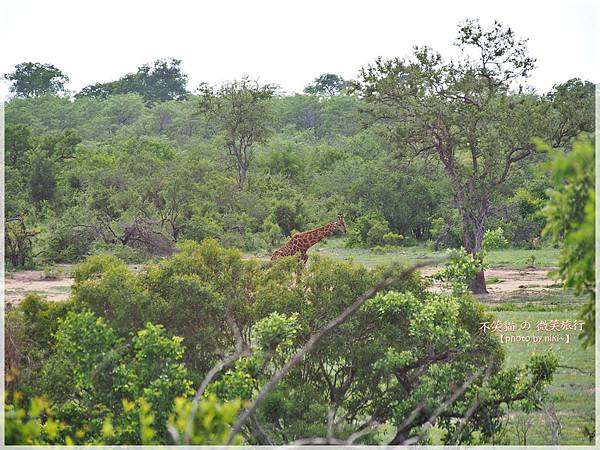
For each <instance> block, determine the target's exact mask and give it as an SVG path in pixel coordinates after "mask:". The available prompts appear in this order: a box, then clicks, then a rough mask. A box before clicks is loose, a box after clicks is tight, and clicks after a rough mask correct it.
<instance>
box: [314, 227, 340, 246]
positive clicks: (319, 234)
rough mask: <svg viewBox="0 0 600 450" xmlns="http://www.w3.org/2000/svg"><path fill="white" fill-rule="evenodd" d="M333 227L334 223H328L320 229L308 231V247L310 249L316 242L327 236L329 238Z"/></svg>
mask: <svg viewBox="0 0 600 450" xmlns="http://www.w3.org/2000/svg"><path fill="white" fill-rule="evenodd" d="M334 225H335V222H329V223H328V224H326V225H323V226H322V227H319V228H315V229H314V230H310V231H309V232H308V244H309V247H312V246H313V245H315V244H316V243H317V242H320V241H322V240H323V239H325V238H326V237H327V236H329V235H330V234H331V232H332V231H333V227H334Z"/></svg>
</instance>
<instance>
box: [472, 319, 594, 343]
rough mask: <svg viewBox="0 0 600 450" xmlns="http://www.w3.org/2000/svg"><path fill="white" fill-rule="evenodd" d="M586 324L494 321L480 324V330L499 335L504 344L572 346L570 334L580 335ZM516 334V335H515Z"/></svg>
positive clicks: (541, 321)
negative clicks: (559, 344) (532, 332)
mask: <svg viewBox="0 0 600 450" xmlns="http://www.w3.org/2000/svg"><path fill="white" fill-rule="evenodd" d="M584 324H585V322H584V321H582V320H559V319H553V320H536V321H529V320H523V321H520V322H515V321H514V320H512V321H503V320H494V321H492V322H480V324H479V325H480V326H479V329H480V330H481V331H483V332H484V333H498V335H499V338H500V342H501V343H502V344H512V343H534V344H556V343H563V344H570V343H571V334H570V332H574V333H578V332H580V331H581V330H582V328H583V325H584ZM530 331H534V332H538V333H539V334H518V333H519V332H525V333H527V332H530ZM513 333H515V334H513Z"/></svg>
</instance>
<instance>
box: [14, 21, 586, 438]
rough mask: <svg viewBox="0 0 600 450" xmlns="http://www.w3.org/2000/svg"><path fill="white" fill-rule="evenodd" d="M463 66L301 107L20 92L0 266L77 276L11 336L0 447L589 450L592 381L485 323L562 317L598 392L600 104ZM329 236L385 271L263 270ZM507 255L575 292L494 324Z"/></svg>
mask: <svg viewBox="0 0 600 450" xmlns="http://www.w3.org/2000/svg"><path fill="white" fill-rule="evenodd" d="M456 45H457V49H458V50H459V53H460V55H459V56H458V57H455V58H449V57H448V58H447V57H442V56H441V55H439V54H437V53H436V52H435V51H434V50H432V49H430V48H416V49H415V51H414V54H413V55H412V56H410V57H408V58H405V59H402V58H396V59H391V60H384V59H377V60H376V61H375V62H374V63H373V64H371V65H369V66H367V67H365V68H363V70H362V71H361V73H360V74H359V75H358V77H357V79H356V80H344V79H342V78H341V77H339V76H337V75H334V74H323V75H321V76H319V77H318V78H316V79H315V80H313V82H312V83H310V84H309V85H308V86H307V87H306V89H305V90H304V92H303V93H302V94H295V95H283V94H282V93H281V92H280V90H279V88H278V87H277V86H276V85H270V84H266V85H261V84H260V83H258V82H256V81H254V80H252V79H250V78H243V79H240V80H234V81H228V82H225V83H223V84H222V85H220V86H211V85H208V84H202V85H201V86H199V87H197V88H195V87H190V86H188V84H187V75H186V74H184V73H183V72H182V70H181V66H180V64H181V62H180V61H178V60H175V59H168V60H157V61H154V62H152V63H149V64H147V65H144V66H141V67H139V68H138V69H137V71H136V72H135V73H130V74H126V75H124V76H123V77H121V78H119V79H118V80H115V81H112V82H108V83H96V84H93V85H90V86H87V87H85V88H83V89H82V90H81V91H80V92H76V93H74V92H68V91H67V89H66V86H67V85H68V81H69V79H68V76H67V75H66V74H63V73H62V71H61V70H60V69H58V68H56V67H54V66H53V65H51V64H41V63H23V64H20V65H18V66H17V67H15V70H14V72H12V73H10V74H6V75H5V78H6V79H7V80H8V81H10V82H11V92H12V93H13V97H12V98H11V99H10V100H9V101H8V102H7V103H6V105H5V116H6V125H5V161H6V167H5V171H6V172H5V175H6V189H5V263H6V265H7V268H8V269H9V270H11V271H13V270H23V269H31V268H36V267H38V268H39V267H51V266H52V265H54V264H75V266H74V268H73V270H72V273H71V276H72V277H73V279H74V283H73V286H72V288H71V291H70V292H71V294H70V297H69V299H68V300H67V301H63V302H50V301H47V300H46V299H44V298H43V297H42V296H40V295H38V294H35V293H30V294H28V295H27V296H26V297H25V298H24V299H23V300H22V301H20V302H19V303H18V304H17V305H16V306H14V307H12V308H11V309H10V310H9V311H8V312H7V316H6V329H5V338H6V339H5V362H6V386H5V387H6V397H5V402H6V407H5V417H6V422H5V435H6V442H7V443H10V444H65V443H66V444H100V443H104V444H173V443H174V444H224V443H229V444H231V443H235V444H242V443H248V444H288V443H292V442H297V443H361V444H388V443H389V444H408V443H444V444H477V443H486V444H504V443H512V444H527V443H531V442H532V435H533V432H530V430H532V429H534V428H536V426H537V428H539V429H545V431H547V430H551V431H552V433H554V434H552V435H551V436H550V435H549V436H548V437H547V439H546V438H544V437H540V436H537V437H536V438H533V442H534V443H536V439H537V440H538V442H537V443H542V444H549V443H554V444H556V443H559V442H560V443H565V442H566V443H584V442H586V441H587V440H588V438H593V436H594V434H595V430H594V428H593V414H594V412H593V405H591V406H589V405H587V403H586V410H585V417H584V416H581V417H584V418H583V419H581V417H580V416H577V417H576V420H575V419H573V420H571V419H569V420H570V421H568V422H565V421H564V420H563V421H562V422H561V419H560V418H557V417H558V416H559V415H558V414H557V409H556V408H557V406H556V405H557V404H560V401H561V400H560V396H561V395H567V394H565V393H564V391H562V390H560V389H562V388H563V387H564V385H563V381H564V377H565V374H564V372H561V370H563V371H564V369H565V368H568V367H571V368H572V366H573V364H575V363H573V362H572V361H565V360H564V359H563V356H562V355H561V354H560V353H559V352H552V351H546V350H547V348H548V347H547V346H546V347H544V346H539V347H538V348H536V349H535V351H531V348H528V350H527V351H523V349H522V348H521V347H518V356H515V355H516V354H517V353H513V351H515V350H514V349H515V348H516V347H506V346H503V345H501V344H500V343H499V342H498V338H497V336H496V335H494V334H489V333H485V332H482V329H481V324H482V323H484V322H493V321H494V320H496V319H497V318H502V320H515V321H518V320H520V319H522V318H524V317H525V316H524V314H526V315H527V317H528V318H531V317H536V318H539V319H540V320H541V319H542V318H544V319H548V320H550V317H549V316H548V312H549V311H562V312H564V313H565V315H566V316H568V319H569V320H573V321H576V320H579V319H581V320H583V321H584V322H585V325H584V331H583V332H582V333H581V335H582V336H583V338H584V339H583V341H582V343H583V345H587V348H582V347H580V345H581V344H580V343H579V342H575V343H571V344H570V347H568V348H574V347H575V348H577V349H578V352H579V353H578V355H580V359H578V360H577V364H579V365H578V366H577V367H576V369H577V370H583V371H584V372H585V371H588V370H589V371H591V370H592V367H593V364H592V363H590V361H593V352H592V349H591V348H590V346H592V345H593V343H594V325H593V324H594V321H593V320H594V312H595V306H594V305H595V303H594V302H595V270H594V258H595V253H594V238H595V236H594V223H595V209H594V201H595V200H594V199H595V192H594V179H595V178H594V171H593V167H594V165H593V161H594V147H593V142H594V141H593V137H592V134H591V133H592V132H593V129H594V124H595V123H594V95H595V93H594V91H595V87H594V85H593V84H592V83H591V82H588V81H584V80H580V79H571V80H566V81H562V80H557V84H556V85H555V86H554V87H553V88H552V89H551V90H550V91H549V92H544V93H540V92H537V91H535V90H533V89H531V88H528V87H526V80H527V76H528V75H529V73H530V72H531V71H532V70H533V68H534V66H535V59H534V58H533V57H532V56H531V55H529V53H528V50H527V45H526V41H524V40H520V39H518V38H517V37H516V36H515V34H514V32H513V31H512V30H510V29H509V28H507V27H504V26H502V25H500V24H498V23H496V24H495V25H494V26H493V27H492V28H491V29H489V30H485V29H482V28H481V26H480V25H479V23H478V22H476V21H467V22H465V23H463V24H461V25H460V27H459V33H458V38H457V40H456ZM338 214H343V215H344V216H345V218H346V223H347V225H348V232H347V234H346V235H345V236H343V239H336V240H335V246H330V247H329V250H330V251H331V252H339V253H344V252H345V253H344V254H348V255H359V256H361V255H367V256H368V258H373V261H374V263H373V264H371V259H369V264H367V265H365V264H363V263H362V262H365V261H361V258H360V257H359V258H357V259H358V261H350V262H344V261H340V260H339V258H338V259H335V258H330V257H327V256H326V255H313V257H312V258H311V259H309V262H308V264H307V265H304V264H302V262H301V261H298V259H296V258H294V257H284V258H280V259H279V260H277V261H276V262H270V261H268V258H265V257H266V256H268V255H270V254H271V252H272V251H273V250H275V249H276V248H278V247H279V246H280V245H281V244H283V243H284V242H285V241H286V240H287V239H288V238H289V237H290V236H291V235H293V234H294V233H295V232H297V231H303V230H307V229H310V228H314V227H317V226H320V225H322V224H324V223H326V222H329V221H331V220H333V219H334V218H335V217H336V216H337V215H338ZM415 249H418V251H419V252H424V253H427V254H428V255H429V256H432V255H433V256H435V255H438V254H440V252H442V251H445V250H446V249H449V250H450V253H449V256H448V258H449V259H448V260H447V261H446V263H445V266H444V267H443V269H442V270H440V271H438V272H437V273H436V274H435V275H434V276H433V277H431V278H429V277H423V276H421V274H420V273H419V271H418V270H416V269H417V268H416V267H414V265H412V264H413V263H414V261H408V262H407V260H406V258H405V259H404V264H398V261H397V259H398V258H396V255H399V254H401V253H403V254H406V253H409V254H410V253H411V252H413V253H415V254H416V250H415ZM540 249H541V250H540ZM501 250H502V251H505V253H503V255H510V257H509V259H510V260H511V261H512V260H513V259H514V258H513V256H512V255H514V254H516V253H517V252H520V251H525V250H527V252H528V254H529V253H530V252H531V254H536V253H535V252H538V251H539V252H540V254H543V255H550V256H540V257H539V258H540V259H543V260H544V261H546V259H547V260H548V261H549V262H551V263H550V264H547V265H549V266H552V265H557V266H558V270H557V273H556V277H557V280H558V281H559V282H561V283H562V284H563V285H564V287H565V289H566V291H565V293H557V292H555V293H553V294H552V298H551V299H550V300H548V299H546V298H543V299H541V300H540V299H538V300H540V302H539V304H538V303H536V302H535V301H533V302H531V303H530V304H529V303H527V304H525V303H526V302H524V301H523V299H521V298H516V297H515V298H509V299H507V300H506V302H504V303H502V304H501V305H493V306H490V305H489V304H487V305H486V304H483V303H481V300H482V298H481V297H477V298H475V297H474V296H473V295H472V293H476V294H483V293H485V292H486V289H487V288H486V279H485V276H484V269H485V267H487V266H488V265H489V264H490V262H491V263H492V264H494V263H497V264H503V263H504V262H503V261H500V260H498V259H496V260H494V256H493V254H496V253H494V252H497V251H501ZM550 251H551V253H543V252H550ZM510 252H514V253H510ZM557 254H559V255H560V256H559V258H558V261H555V259H554V256H556V255H557ZM511 258H512V259H511ZM416 260H417V258H415V261H416ZM381 262H386V263H387V264H377V263H381ZM132 264H136V265H137V266H139V268H138V269H135V270H133V269H132V268H131V265H132ZM432 280H438V281H440V282H442V283H444V284H445V285H446V286H447V287H448V291H447V292H444V293H439V292H432V291H431V290H430V289H428V288H429V286H430V283H431V281H432ZM489 281H491V280H488V282H489ZM567 299H568V301H567ZM563 300H564V301H563ZM527 305H529V306H527ZM557 305H558V306H557ZM528 308H529V309H528ZM580 310H581V311H580ZM552 318H555V317H552ZM560 348H561V349H563V348H567V347H566V346H562V347H560ZM589 364H591V365H589ZM580 365H581V366H582V367H580ZM590 373H591V372H590ZM556 380H560V387H557V386H558V385H557V381H556ZM577 380H578V381H577ZM586 380H587V379H586ZM580 381H581V380H580V379H579V378H576V382H580ZM567 382H573V379H569V380H568V381H564V383H567ZM585 382H589V380H587V381H585ZM592 382H593V380H592ZM571 398H572V397H569V399H571ZM559 407H560V405H559V406H558V408H559ZM569 407H570V406H569ZM587 416H590V417H591V418H589V417H587ZM555 418H556V420H555ZM580 419H581V420H580ZM542 420H547V421H549V422H548V423H549V424H550V425H540V423H541V422H542ZM557 421H558V425H556V423H557ZM567 423H568V426H567V425H566V424H567ZM536 424H537V425H536ZM561 430H562V431H561ZM555 431H556V433H555ZM543 432H544V430H542V431H541V433H542V434H543ZM561 432H562V436H563V437H562V438H561ZM561 439H562V440H561Z"/></svg>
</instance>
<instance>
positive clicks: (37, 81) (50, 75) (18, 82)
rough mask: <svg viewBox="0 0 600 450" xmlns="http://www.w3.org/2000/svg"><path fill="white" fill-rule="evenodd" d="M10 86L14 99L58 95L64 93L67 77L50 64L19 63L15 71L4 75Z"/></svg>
mask: <svg viewBox="0 0 600 450" xmlns="http://www.w3.org/2000/svg"><path fill="white" fill-rule="evenodd" d="M4 79H5V80H7V81H9V82H10V83H12V84H11V86H10V92H13V93H14V94H15V97H35V96H38V95H41V94H48V93H49V94H60V93H64V92H65V84H66V83H68V82H69V77H67V76H66V75H65V74H63V73H62V71H61V70H60V69H57V68H56V67H54V66H53V65H52V64H41V63H32V62H27V63H21V64H17V65H16V66H15V71H14V72H11V73H6V74H4Z"/></svg>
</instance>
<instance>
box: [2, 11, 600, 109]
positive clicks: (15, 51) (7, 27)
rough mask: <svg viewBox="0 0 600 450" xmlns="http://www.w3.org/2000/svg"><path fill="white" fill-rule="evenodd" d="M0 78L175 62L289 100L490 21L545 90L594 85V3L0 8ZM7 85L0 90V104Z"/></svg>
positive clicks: (444, 47) (74, 75) (115, 74)
mask: <svg viewBox="0 0 600 450" xmlns="http://www.w3.org/2000/svg"><path fill="white" fill-rule="evenodd" d="M0 5H1V9H0V14H1V18H2V23H0V27H1V28H0V39H1V42H2V50H1V56H0V74H3V73H6V72H11V71H12V70H13V69H14V66H15V64H18V63H21V62H29V61H31V62H42V63H51V64H54V65H55V66H56V67H58V68H59V69H61V70H62V71H63V72H64V73H65V74H66V75H68V76H69V77H70V79H71V83H70V84H69V85H68V88H69V89H71V90H72V91H78V90H80V89H81V88H82V87H84V86H86V85H88V84H92V83H95V82H105V81H111V80H115V79H117V78H119V77H121V76H122V75H124V74H125V73H128V72H134V71H135V70H136V69H137V67H138V66H140V65H142V64H144V63H147V62H151V61H153V60H155V59H157V58H166V57H175V58H178V59H181V60H182V68H183V71H184V72H185V73H187V74H188V75H189V77H190V79H189V81H190V82H189V84H188V89H195V88H196V87H197V86H198V84H199V83H200V82H201V81H207V82H209V83H219V82H221V81H223V80H231V79H234V78H239V77H241V76H242V75H249V76H251V77H254V78H259V80H260V81H261V82H263V83H277V84H279V85H280V86H281V87H282V88H283V89H284V90H285V91H287V92H294V91H301V90H302V89H303V88H304V87H305V86H306V85H307V84H309V83H310V82H311V81H312V80H313V79H314V78H315V77H316V76H318V75H320V74H322V73H336V74H340V75H342V76H343V77H344V78H356V77H357V74H358V71H359V69H360V67H361V66H363V65H366V64H368V63H370V62H372V61H373V60H374V59H375V58H376V57H377V56H384V57H392V56H408V55H409V54H410V53H411V49H412V47H413V46H414V45H423V44H427V45H430V46H432V47H433V48H434V49H436V50H438V51H440V52H441V53H442V54H443V55H451V54H452V53H453V52H455V49H454V48H453V47H452V45H451V44H452V42H453V41H454V39H455V37H456V34H457V26H458V23H459V22H460V21H462V20H464V19H465V18H479V19H480V21H481V22H482V25H484V26H486V25H489V24H491V23H492V22H493V20H494V19H497V20H499V21H501V22H502V23H504V24H506V25H509V26H510V27H512V28H513V30H515V32H516V33H517V35H518V36H519V37H523V38H529V40H530V41H529V49H530V54H531V55H532V56H533V57H535V58H537V69H536V70H535V71H534V73H533V75H532V77H531V79H530V81H529V83H530V84H531V85H533V86H534V87H536V88H537V89H538V90H540V91H546V90H548V89H550V88H551V86H552V85H553V84H555V83H560V82H564V81H566V80H568V79H569V78H572V77H580V78H584V79H588V80H591V81H593V82H596V83H597V82H599V81H600V77H599V76H598V75H599V74H600V71H599V65H598V57H597V51H598V49H599V48H600V45H598V40H597V36H598V34H597V33H596V29H597V26H598V22H597V20H596V19H597V18H598V17H597V14H598V11H599V9H600V8H599V7H596V6H595V2H594V0H570V1H569V0H563V1H558V0H556V1H553V0H545V1H544V0H540V1H535V0H519V1H514V0H504V1H484V0H478V1H467V0H465V1H460V0H452V1H450V0H445V1H444V0H440V1H432V0H409V1H406V2H402V1H399V0H398V1H391V0H390V1H384V0H363V1H360V2H359V1H354V0H346V1H338V0H328V1H326V0H321V1H315V0H296V1H294V2H292V1H285V0H279V1H274V0H273V1H271V0H246V1H243V0H221V1H212V0H211V1H191V0H190V1H184V0H169V1H165V0H161V1H155V0H118V1H117V0H102V1H99V0H97V1H91V0H78V1H77V0H71V1H69V0H52V1H50V0H38V1H33V0H0ZM6 93H7V86H6V84H5V83H4V84H3V85H2V87H1V88H0V97H1V98H5V97H6Z"/></svg>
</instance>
